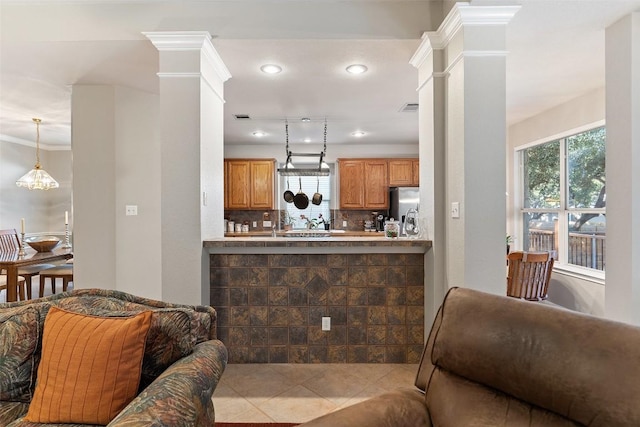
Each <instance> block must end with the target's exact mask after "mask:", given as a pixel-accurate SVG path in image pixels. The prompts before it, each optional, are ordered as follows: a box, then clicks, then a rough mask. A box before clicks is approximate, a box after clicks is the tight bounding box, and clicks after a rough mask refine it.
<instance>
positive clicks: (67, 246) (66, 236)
mask: <svg viewBox="0 0 640 427" xmlns="http://www.w3.org/2000/svg"><path fill="white" fill-rule="evenodd" d="M62 248H63V249H71V243H69V224H65V225H64V244H63V245H62Z"/></svg>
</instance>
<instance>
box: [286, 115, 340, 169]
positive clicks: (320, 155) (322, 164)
mask: <svg viewBox="0 0 640 427" xmlns="http://www.w3.org/2000/svg"><path fill="white" fill-rule="evenodd" d="M284 130H285V136H286V147H285V150H286V154H287V162H286V163H285V166H284V167H283V168H278V173H279V174H280V175H283V176H329V174H330V172H331V170H330V169H329V165H327V164H326V163H325V162H324V158H325V156H326V155H327V120H326V119H325V120H324V146H323V149H322V151H321V152H320V153H293V152H292V151H291V150H289V122H288V121H287V120H285V122H284ZM292 157H316V158H317V159H318V167H317V168H316V167H312V168H308V167H307V168H297V167H295V166H293V163H292V161H291V158H292Z"/></svg>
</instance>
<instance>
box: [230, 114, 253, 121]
mask: <svg viewBox="0 0 640 427" xmlns="http://www.w3.org/2000/svg"><path fill="white" fill-rule="evenodd" d="M233 116H234V117H235V118H236V119H238V120H251V117H249V115H248V114H234V115H233Z"/></svg>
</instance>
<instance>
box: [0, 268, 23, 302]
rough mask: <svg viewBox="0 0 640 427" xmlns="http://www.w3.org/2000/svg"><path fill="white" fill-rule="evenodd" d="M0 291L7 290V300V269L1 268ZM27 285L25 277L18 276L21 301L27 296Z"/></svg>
mask: <svg viewBox="0 0 640 427" xmlns="http://www.w3.org/2000/svg"><path fill="white" fill-rule="evenodd" d="M0 291H4V292H5V301H6V292H7V274H6V271H5V270H0ZM25 291H26V287H25V280H24V277H22V276H18V299H19V300H20V301H24V300H25V297H26V293H25Z"/></svg>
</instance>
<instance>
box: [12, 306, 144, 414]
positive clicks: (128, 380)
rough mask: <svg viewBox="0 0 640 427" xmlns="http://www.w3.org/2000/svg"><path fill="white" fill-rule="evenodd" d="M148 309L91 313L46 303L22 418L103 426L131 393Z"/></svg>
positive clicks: (135, 383)
mask: <svg viewBox="0 0 640 427" xmlns="http://www.w3.org/2000/svg"><path fill="white" fill-rule="evenodd" d="M150 324H151V312H150V311H145V312H142V313H140V314H138V315H136V316H133V317H97V316H91V315H84V314H78V313H71V312H68V311H65V310H61V309H59V308H57V307H51V309H50V310H49V314H47V317H46V319H45V322H44V333H43V338H42V359H41V360H40V366H39V368H38V380H37V384H36V390H35V392H34V395H33V399H32V400H31V404H30V405H29V412H28V413H27V415H26V417H25V418H24V419H25V420H27V421H31V422H36V423H81V424H102V425H106V424H109V422H110V421H111V420H112V419H113V418H114V417H115V416H116V415H118V413H119V412H120V411H122V409H124V407H125V406H127V405H128V404H129V402H131V400H133V398H134V397H136V395H137V392H138V384H139V383H140V373H141V371H142V357H143V355H144V346H145V340H146V337H147V332H148V331H149V326H150Z"/></svg>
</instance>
